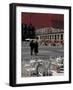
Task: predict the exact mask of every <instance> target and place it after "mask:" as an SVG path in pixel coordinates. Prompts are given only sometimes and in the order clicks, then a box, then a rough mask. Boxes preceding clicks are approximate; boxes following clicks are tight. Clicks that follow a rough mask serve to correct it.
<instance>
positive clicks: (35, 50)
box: [34, 40, 38, 55]
mask: <svg viewBox="0 0 73 90" xmlns="http://www.w3.org/2000/svg"><path fill="white" fill-rule="evenodd" d="M34 53H35V55H37V53H38V41H37V40H36V41H35V42H34Z"/></svg>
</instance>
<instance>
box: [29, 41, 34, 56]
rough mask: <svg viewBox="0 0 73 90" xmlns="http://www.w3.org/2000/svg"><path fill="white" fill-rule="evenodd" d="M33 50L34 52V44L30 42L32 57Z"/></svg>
mask: <svg viewBox="0 0 73 90" xmlns="http://www.w3.org/2000/svg"><path fill="white" fill-rule="evenodd" d="M33 50H34V42H33V40H32V41H31V42H30V52H31V55H33Z"/></svg>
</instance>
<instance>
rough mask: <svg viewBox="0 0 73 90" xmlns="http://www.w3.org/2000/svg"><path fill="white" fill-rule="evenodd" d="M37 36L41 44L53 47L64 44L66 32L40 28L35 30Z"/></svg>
mask: <svg viewBox="0 0 73 90" xmlns="http://www.w3.org/2000/svg"><path fill="white" fill-rule="evenodd" d="M35 34H36V36H37V37H38V38H39V41H40V43H43V44H46V45H48V44H51V45H63V44H64V30H63V29H56V28H49V27H45V28H40V29H36V30H35Z"/></svg>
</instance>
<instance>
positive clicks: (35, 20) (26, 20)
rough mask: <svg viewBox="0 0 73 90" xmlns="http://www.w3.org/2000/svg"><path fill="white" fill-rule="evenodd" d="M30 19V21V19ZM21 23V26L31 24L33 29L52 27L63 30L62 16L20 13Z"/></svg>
mask: <svg viewBox="0 0 73 90" xmlns="http://www.w3.org/2000/svg"><path fill="white" fill-rule="evenodd" d="M30 17H31V19H30ZM21 22H22V23H23V24H30V22H31V24H32V25H33V26H34V27H37V28H40V27H53V28H60V29H63V28H64V15H63V14H44V13H24V12H23V13H22V15H21Z"/></svg>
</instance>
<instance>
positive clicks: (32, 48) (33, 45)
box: [30, 39, 38, 55]
mask: <svg viewBox="0 0 73 90" xmlns="http://www.w3.org/2000/svg"><path fill="white" fill-rule="evenodd" d="M33 52H34V54H35V55H37V53H38V39H33V40H32V41H31V42H30V53H31V55H33Z"/></svg>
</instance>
